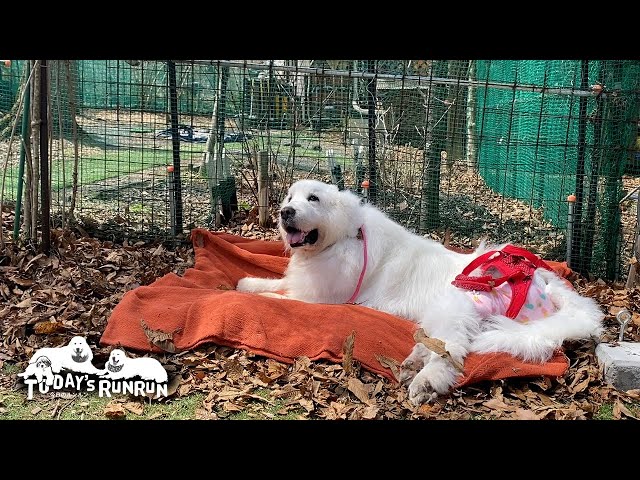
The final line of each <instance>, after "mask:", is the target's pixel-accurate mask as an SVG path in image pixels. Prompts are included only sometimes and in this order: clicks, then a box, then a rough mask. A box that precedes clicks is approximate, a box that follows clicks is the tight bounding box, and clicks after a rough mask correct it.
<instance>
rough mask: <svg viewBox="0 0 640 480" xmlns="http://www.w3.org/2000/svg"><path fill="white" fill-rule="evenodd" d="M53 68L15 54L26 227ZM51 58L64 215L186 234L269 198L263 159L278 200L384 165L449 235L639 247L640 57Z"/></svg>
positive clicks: (378, 195)
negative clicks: (44, 76)
mask: <svg viewBox="0 0 640 480" xmlns="http://www.w3.org/2000/svg"><path fill="white" fill-rule="evenodd" d="M34 67H35V68H38V69H39V68H40V64H39V63H37V62H35V61H21V60H14V61H11V63H10V64H9V62H5V63H4V64H3V66H0V159H2V162H3V163H2V164H3V169H2V171H3V185H4V188H3V199H4V201H5V203H8V204H9V205H15V202H16V200H17V195H18V190H19V189H18V186H19V185H20V184H23V185H24V186H25V189H24V192H25V193H24V200H25V201H24V202H23V203H22V206H23V208H22V210H24V211H22V210H21V212H19V213H20V222H19V223H20V225H19V227H20V229H19V231H20V236H21V237H22V238H29V237H37V235H38V233H37V229H36V228H35V227H37V224H38V221H39V220H38V218H39V217H38V215H37V213H38V206H39V205H40V204H41V199H39V197H38V188H36V187H37V186H38V185H39V182H38V178H37V176H38V168H37V161H38V159H39V158H40V155H39V140H38V135H37V134H36V133H35V131H36V128H35V126H34V125H32V123H33V121H32V122H31V123H29V122H27V126H26V127H25V128H26V130H25V131H24V132H23V131H22V127H21V126H22V122H21V120H22V119H23V117H24V114H25V112H27V114H29V115H30V117H31V119H32V120H33V119H34V118H35V119H37V118H38V117H37V112H36V109H38V108H39V106H40V99H41V98H42V93H41V92H40V90H39V80H38V78H37V76H36V75H30V73H31V71H32V70H33V69H34ZM46 69H47V72H48V79H49V81H48V84H47V85H45V94H46V95H47V99H48V102H47V104H48V123H47V126H48V129H49V134H48V135H47V140H48V144H49V148H48V153H49V155H48V162H49V163H50V169H49V170H50V185H51V195H52V198H51V213H52V219H51V221H52V223H53V225H54V226H58V225H67V224H71V223H74V224H77V225H80V226H81V227H82V228H84V229H85V230H87V229H88V231H90V233H93V234H96V235H103V236H108V237H111V238H113V239H122V238H124V237H125V236H129V237H134V236H135V237H141V238H149V237H155V238H163V239H171V238H175V237H177V236H184V234H185V233H187V232H188V230H189V229H190V228H192V227H207V228H217V227H218V226H220V225H224V224H230V223H233V222H238V221H240V222H243V221H244V218H245V217H246V215H247V212H249V211H250V210H251V209H252V207H253V206H254V205H257V204H258V203H260V195H259V193H258V190H259V184H260V183H261V182H260V180H261V177H260V171H259V170H261V169H260V168H259V165H260V159H261V158H262V159H263V165H264V162H266V166H267V172H266V173H265V172H262V175H263V176H262V183H263V184H264V182H266V184H268V186H269V193H268V196H267V197H262V198H263V199H264V198H267V203H268V205H267V206H268V207H275V206H276V205H277V204H278V203H279V201H280V200H281V198H282V196H283V194H284V191H285V190H286V188H287V187H288V186H289V185H290V184H291V183H292V182H293V181H294V180H296V179H298V178H319V179H322V180H325V181H334V182H336V183H340V184H341V185H344V186H345V187H346V188H351V189H353V190H355V191H357V192H359V193H360V194H363V193H364V191H363V189H362V187H361V184H362V181H363V180H365V179H367V180H369V184H370V187H369V189H368V190H367V193H368V196H369V198H370V200H371V201H372V202H374V203H375V204H376V205H378V206H379V207H380V208H381V209H383V210H384V211H386V212H387V214H388V215H390V216H391V217H392V218H394V219H396V220H397V221H399V222H400V223H402V224H403V225H405V226H407V227H408V228H409V229H411V230H413V231H415V232H418V233H420V234H424V235H430V236H432V237H434V238H438V239H440V240H441V241H444V242H450V243H452V244H455V245H460V246H472V245H473V244H474V242H476V241H478V240H479V239H480V238H483V237H484V238H487V239H488V240H489V241H495V242H506V241H510V242H514V243H517V244H519V245H523V246H526V247H529V248H531V249H532V250H533V251H535V252H536V253H538V254H540V255H543V256H545V257H546V258H548V259H554V260H564V259H566V257H567V252H570V255H571V257H570V258H569V259H568V260H569V263H570V265H571V267H572V268H574V269H576V270H578V271H580V272H581V273H584V274H587V273H590V274H593V275H596V276H601V277H603V278H607V279H620V278H624V276H625V275H626V273H627V270H628V264H629V261H630V258H631V257H632V256H633V255H632V251H631V250H632V246H633V242H634V240H635V235H636V232H635V229H636V218H635V212H636V209H635V205H636V202H637V194H635V195H631V196H628V198H626V199H625V200H624V202H622V203H620V201H621V200H622V199H623V198H624V197H625V195H626V194H627V193H629V192H631V191H632V190H633V189H634V188H635V187H636V186H637V185H639V184H640V181H638V180H637V173H638V167H639V166H640V165H639V164H638V162H639V160H638V155H637V148H636V140H637V136H638V120H639V117H640V115H639V110H640V103H639V98H638V97H639V92H640V62H638V61H623V60H598V61H580V60H540V61H534V60H526V61H516V60H492V61H489V60H449V61H446V60H434V61H432V60H418V61H416V60H261V61H249V60H228V61H220V60H192V61H171V62H166V61H147V60H145V61H140V60H99V61H98V60H74V61H71V60H66V61H48V62H46ZM28 79H30V88H29V89H27V92H28V93H29V95H28V97H29V102H25V101H24V99H25V98H26V96H25V95H23V92H24V91H25V85H26V82H27V80H28ZM25 104H27V105H26V109H25ZM23 137H24V138H25V139H26V141H25V142H22V141H21V139H22V138H23ZM21 163H22V164H23V170H24V173H23V180H22V181H21V180H19V176H20V172H21ZM168 167H169V168H168ZM571 194H572V195H575V197H576V202H575V208H574V218H573V227H572V231H571V232H570V233H571V235H570V237H571V239H572V240H571V244H570V245H569V246H567V243H566V238H567V233H568V232H567V221H568V214H569V210H568V202H567V197H568V195H571ZM262 202H263V203H264V200H263V201H262ZM34 205H35V208H34V207H33V206H34ZM9 234H10V232H5V231H3V238H4V237H5V236H8V235H9ZM399 253H400V252H399Z"/></svg>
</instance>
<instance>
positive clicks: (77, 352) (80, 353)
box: [68, 336, 93, 363]
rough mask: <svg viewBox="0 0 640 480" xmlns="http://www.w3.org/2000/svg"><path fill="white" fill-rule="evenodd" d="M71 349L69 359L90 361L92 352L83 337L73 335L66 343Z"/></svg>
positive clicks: (81, 361) (78, 361)
mask: <svg viewBox="0 0 640 480" xmlns="http://www.w3.org/2000/svg"><path fill="white" fill-rule="evenodd" d="M68 347H69V349H70V350H71V359H72V360H73V361H74V362H76V363H83V362H87V361H91V359H92V358H93V353H92V352H91V348H90V347H89V344H88V343H87V340H86V339H85V338H84V337H80V336H75V337H73V338H72V339H71V341H70V342H69V345H68Z"/></svg>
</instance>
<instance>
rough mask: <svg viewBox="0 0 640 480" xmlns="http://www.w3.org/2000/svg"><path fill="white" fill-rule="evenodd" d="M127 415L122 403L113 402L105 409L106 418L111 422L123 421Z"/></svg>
mask: <svg viewBox="0 0 640 480" xmlns="http://www.w3.org/2000/svg"><path fill="white" fill-rule="evenodd" d="M126 415H127V414H126V412H125V410H124V407H123V406H122V404H121V403H120V402H116V401H114V400H112V401H110V402H109V403H107V405H106V406H105V407H104V416H105V417H107V418H109V419H111V420H119V419H123V418H125V417H126Z"/></svg>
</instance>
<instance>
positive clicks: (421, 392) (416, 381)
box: [408, 370, 438, 407]
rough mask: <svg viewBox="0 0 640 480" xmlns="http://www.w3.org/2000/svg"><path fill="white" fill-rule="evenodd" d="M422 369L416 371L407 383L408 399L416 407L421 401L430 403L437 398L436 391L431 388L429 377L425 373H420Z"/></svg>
mask: <svg viewBox="0 0 640 480" xmlns="http://www.w3.org/2000/svg"><path fill="white" fill-rule="evenodd" d="M423 372H424V370H421V371H420V372H418V373H417V374H416V375H415V377H414V378H413V380H411V383H410V384H409V388H408V390H409V400H410V401H411V403H413V404H414V405H415V406H416V407H419V406H420V405H422V404H423V403H431V402H434V401H435V400H436V398H438V393H437V392H436V391H435V390H434V389H433V387H432V386H431V383H430V382H429V379H428V378H426V376H425V375H421V374H422V373H423Z"/></svg>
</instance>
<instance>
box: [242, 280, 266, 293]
mask: <svg viewBox="0 0 640 480" xmlns="http://www.w3.org/2000/svg"><path fill="white" fill-rule="evenodd" d="M263 284H264V279H262V278H256V277H245V278H241V279H240V280H238V285H237V286H236V290H238V291H239V292H259V291H261V290H262V289H263Z"/></svg>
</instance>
